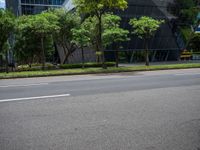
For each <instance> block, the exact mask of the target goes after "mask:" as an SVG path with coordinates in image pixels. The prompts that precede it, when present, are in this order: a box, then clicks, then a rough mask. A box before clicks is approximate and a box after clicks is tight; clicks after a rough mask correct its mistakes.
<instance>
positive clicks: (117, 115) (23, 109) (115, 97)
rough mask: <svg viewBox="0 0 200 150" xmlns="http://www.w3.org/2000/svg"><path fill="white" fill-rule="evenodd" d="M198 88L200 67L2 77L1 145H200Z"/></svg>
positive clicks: (152, 149) (115, 149) (13, 149)
mask: <svg viewBox="0 0 200 150" xmlns="http://www.w3.org/2000/svg"><path fill="white" fill-rule="evenodd" d="M199 92H200V69H187V70H168V71H152V72H138V73H120V74H109V75H105V74H101V75H85V76H63V77H46V78H30V79H13V80H0V150H169V149H170V150H199V149H200V94H199ZM63 94H69V95H68V96H61V95H63ZM45 96H47V97H45ZM48 96H49V97H48ZM52 96H53V97H52ZM59 96H61V97H59ZM28 98H31V99H28ZM5 100H7V101H5Z"/></svg>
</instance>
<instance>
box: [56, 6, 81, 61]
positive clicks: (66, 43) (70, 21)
mask: <svg viewBox="0 0 200 150" xmlns="http://www.w3.org/2000/svg"><path fill="white" fill-rule="evenodd" d="M52 13H53V14H55V15H56V16H57V17H58V26H59V30H58V32H57V33H56V34H55V35H54V40H55V42H56V44H58V45H59V46H61V47H62V48H63V50H64V53H65V59H64V61H63V62H61V63H65V62H66V61H67V59H68V57H69V56H70V55H71V54H72V53H73V52H74V51H75V50H76V49H77V47H76V45H75V44H74V42H73V40H74V39H73V32H72V29H74V28H75V29H77V28H79V26H80V23H81V18H80V16H79V15H78V14H77V13H74V12H70V11H67V10H65V9H55V10H52Z"/></svg>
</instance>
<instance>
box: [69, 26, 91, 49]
mask: <svg viewBox="0 0 200 150" xmlns="http://www.w3.org/2000/svg"><path fill="white" fill-rule="evenodd" d="M72 34H73V40H72V43H75V44H76V45H77V47H79V48H83V47H87V46H89V45H90V41H91V40H90V33H89V31H88V30H87V29H85V28H84V24H83V25H81V26H80V27H79V28H74V29H72Z"/></svg>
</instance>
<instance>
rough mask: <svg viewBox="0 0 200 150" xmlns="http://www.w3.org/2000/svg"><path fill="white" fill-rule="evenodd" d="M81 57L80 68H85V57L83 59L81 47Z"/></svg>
mask: <svg viewBox="0 0 200 150" xmlns="http://www.w3.org/2000/svg"><path fill="white" fill-rule="evenodd" d="M81 56H82V68H83V69H84V68H85V57H84V50H83V47H81Z"/></svg>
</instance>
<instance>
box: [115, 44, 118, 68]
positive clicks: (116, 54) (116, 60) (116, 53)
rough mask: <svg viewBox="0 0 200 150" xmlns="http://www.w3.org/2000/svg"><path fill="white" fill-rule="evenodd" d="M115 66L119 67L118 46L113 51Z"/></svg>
mask: <svg viewBox="0 0 200 150" xmlns="http://www.w3.org/2000/svg"><path fill="white" fill-rule="evenodd" d="M115 62H116V64H115V66H116V67H117V68H118V67H119V51H118V48H117V49H116V51H115Z"/></svg>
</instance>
